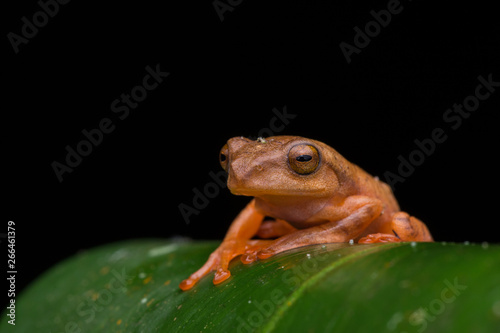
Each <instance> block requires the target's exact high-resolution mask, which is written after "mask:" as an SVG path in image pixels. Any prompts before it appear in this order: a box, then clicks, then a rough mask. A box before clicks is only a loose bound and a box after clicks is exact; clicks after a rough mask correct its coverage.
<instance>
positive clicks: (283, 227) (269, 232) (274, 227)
mask: <svg viewBox="0 0 500 333" xmlns="http://www.w3.org/2000/svg"><path fill="white" fill-rule="evenodd" d="M293 231H297V229H296V228H294V227H293V226H291V225H290V224H289V223H288V222H286V221H285V220H280V219H276V220H265V221H264V222H262V224H261V225H260V227H259V230H258V231H257V237H259V238H263V239H269V238H278V237H281V236H284V235H286V234H289V233H291V232H293Z"/></svg>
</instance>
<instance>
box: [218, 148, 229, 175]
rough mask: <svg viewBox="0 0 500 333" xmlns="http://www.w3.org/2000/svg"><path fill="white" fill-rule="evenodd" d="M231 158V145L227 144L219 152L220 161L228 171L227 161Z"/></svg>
mask: <svg viewBox="0 0 500 333" xmlns="http://www.w3.org/2000/svg"><path fill="white" fill-rule="evenodd" d="M228 160H229V147H228V146H227V144H225V145H224V147H222V149H221V150H220V153H219V162H220V166H221V167H222V169H224V170H226V171H227V162H228Z"/></svg>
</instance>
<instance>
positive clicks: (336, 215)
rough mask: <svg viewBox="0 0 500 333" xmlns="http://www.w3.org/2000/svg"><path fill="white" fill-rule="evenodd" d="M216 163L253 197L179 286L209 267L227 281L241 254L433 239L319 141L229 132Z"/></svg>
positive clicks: (380, 185)
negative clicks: (232, 263) (232, 264)
mask: <svg viewBox="0 0 500 333" xmlns="http://www.w3.org/2000/svg"><path fill="white" fill-rule="evenodd" d="M220 163H221V165H222V167H223V168H224V169H225V170H226V171H227V172H228V180H227V185H228V188H229V190H230V191H231V193H233V194H236V195H245V196H251V197H253V199H252V200H251V201H250V203H249V204H248V205H247V206H246V207H245V208H244V209H243V210H242V211H241V213H240V214H239V215H238V216H237V217H236V219H235V220H234V221H233V223H232V224H231V226H230V227H229V230H228V231H227V234H226V236H225V238H224V240H223V241H222V244H221V245H220V246H219V247H218V248H217V249H216V250H215V251H214V252H213V253H212V254H211V255H210V257H209V258H208V260H207V262H206V263H205V264H204V265H203V266H202V267H201V268H200V269H199V270H198V271H196V272H194V273H193V274H191V276H189V278H187V279H186V280H184V281H182V282H181V284H180V285H179V286H180V288H181V289H182V290H188V289H190V288H192V287H193V286H194V285H195V284H196V282H198V281H199V280H200V279H201V278H202V277H203V276H205V275H206V274H208V273H209V272H211V271H215V277H214V280H213V282H214V284H218V283H221V282H222V281H224V280H226V279H227V278H229V277H230V275H231V273H230V272H229V270H228V265H229V262H230V261H231V260H232V259H233V258H235V257H237V256H240V255H241V261H242V262H243V263H244V264H249V263H252V262H254V261H255V260H257V259H265V258H269V257H271V256H273V255H275V254H277V253H280V252H283V251H286V250H290V249H293V248H297V247H301V246H306V245H312V244H322V243H333V242H349V241H351V240H354V241H357V242H358V243H362V244H363V243H364V244H366V243H376V242H400V241H422V242H432V241H433V239H432V236H431V234H430V233H429V230H428V229H427V227H426V225H425V224H424V223H423V222H421V221H420V220H418V219H417V218H415V217H413V216H410V215H408V214H407V213H405V212H402V211H400V209H399V206H398V203H397V201H396V199H395V198H394V195H393V193H392V191H391V189H390V187H389V185H387V184H385V183H384V182H382V181H380V180H379V179H378V178H374V177H372V176H370V175H369V174H368V173H366V172H365V171H364V170H362V169H361V168H359V167H358V166H356V165H354V164H352V163H350V162H349V161H347V160H346V159H345V158H344V157H342V156H341V155H340V154H339V153H338V152H337V151H335V150H334V149H333V148H331V147H330V146H328V145H326V144H324V143H322V142H319V141H316V140H311V139H306V138H303V137H298V136H274V137H269V138H266V139H262V138H259V139H258V140H256V141H255V140H250V139H246V138H243V137H235V138H232V139H230V140H229V141H228V142H227V144H226V145H224V147H222V149H221V152H220ZM266 217H270V218H272V220H269V219H265V218H266ZM255 236H257V237H258V238H259V239H254V237H255Z"/></svg>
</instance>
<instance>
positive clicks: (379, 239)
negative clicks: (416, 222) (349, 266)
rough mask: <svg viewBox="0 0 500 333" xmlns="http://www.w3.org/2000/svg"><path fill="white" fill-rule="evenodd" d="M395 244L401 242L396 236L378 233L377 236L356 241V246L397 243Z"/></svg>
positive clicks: (369, 236)
mask: <svg viewBox="0 0 500 333" xmlns="http://www.w3.org/2000/svg"><path fill="white" fill-rule="evenodd" d="M397 242H401V239H399V238H398V237H397V236H395V235H390V234H381V233H379V234H370V235H367V236H365V237H362V238H361V239H360V240H359V241H358V244H373V243H397Z"/></svg>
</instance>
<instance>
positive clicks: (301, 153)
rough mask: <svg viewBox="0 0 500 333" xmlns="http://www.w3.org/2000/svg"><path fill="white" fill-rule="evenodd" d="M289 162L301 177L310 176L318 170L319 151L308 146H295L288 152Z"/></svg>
mask: <svg viewBox="0 0 500 333" xmlns="http://www.w3.org/2000/svg"><path fill="white" fill-rule="evenodd" d="M288 162H289V163H290V167H291V168H292V170H293V171H295V172H297V173H298V174H300V175H308V174H310V173H313V172H314V171H315V170H316V169H317V168H318V165H319V153H318V150H317V149H316V148H315V147H314V146H311V145H306V144H302V145H297V146H294V147H292V149H290V151H289V152H288Z"/></svg>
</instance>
